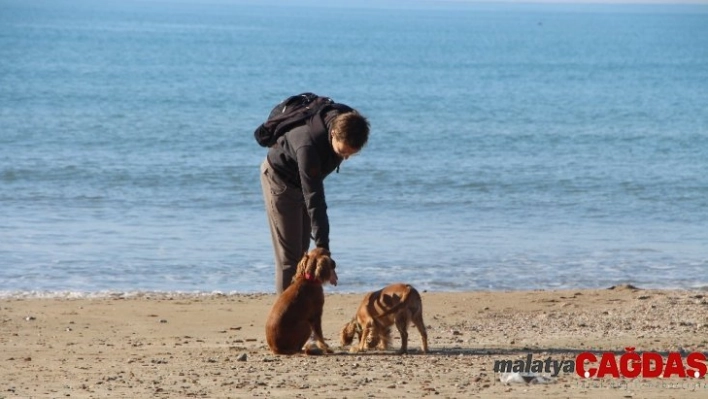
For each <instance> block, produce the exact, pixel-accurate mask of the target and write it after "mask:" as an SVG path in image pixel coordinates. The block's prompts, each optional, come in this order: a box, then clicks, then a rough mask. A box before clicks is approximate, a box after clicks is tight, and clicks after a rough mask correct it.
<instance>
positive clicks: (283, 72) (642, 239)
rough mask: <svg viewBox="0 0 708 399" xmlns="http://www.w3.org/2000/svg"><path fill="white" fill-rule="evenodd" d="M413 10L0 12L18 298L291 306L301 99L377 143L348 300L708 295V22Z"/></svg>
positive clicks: (552, 12) (583, 10)
mask: <svg viewBox="0 0 708 399" xmlns="http://www.w3.org/2000/svg"><path fill="white" fill-rule="evenodd" d="M367 4H368V5H367ZM405 4H406V3H404V2H396V1H392V2H388V3H362V4H360V5H358V6H346V5H342V4H341V3H336V2H335V3H330V6H327V7H322V6H318V7H308V6H303V7H301V8H299V9H296V8H294V7H293V6H285V5H278V4H277V3H274V4H271V5H248V4H240V3H236V2H229V1H223V0H222V1H215V2H211V3H209V4H200V2H197V1H196V0H193V1H192V0H182V1H170V0H164V1H142V2H137V1H136V2H102V1H101V2H98V1H95V2H92V1H80V0H64V1H55V2H45V1H37V0H30V1H15V0H12V1H8V0H0V294H1V295H5V296H7V295H65V294H66V293H72V294H76V295H96V294H102V293H111V292H144V291H167V292H200V293H201V292H205V293H209V292H215V291H216V292H226V293H229V292H273V291H274V289H273V285H274V281H273V280H274V278H273V270H272V269H273V266H272V249H271V243H270V235H269V232H268V228H267V224H266V219H265V214H264V210H263V203H262V201H263V200H262V198H261V189H260V183H259V178H258V167H259V164H260V162H261V161H262V159H263V157H264V155H265V151H264V149H262V148H260V147H258V146H257V145H256V143H255V141H254V140H253V138H252V131H253V129H254V128H255V126H257V125H258V124H259V123H260V122H261V121H262V120H263V118H265V117H266V115H267V114H268V112H269V111H270V108H271V107H272V106H273V105H274V104H275V103H276V102H278V101H280V100H282V99H283V98H284V97H286V96H288V95H290V94H294V93H298V92H301V91H314V92H317V93H321V94H326V95H329V96H332V97H333V98H335V99H336V100H338V101H341V102H344V103H347V104H349V105H352V106H354V107H356V108H358V109H359V110H360V111H361V112H362V113H364V114H365V115H367V116H368V118H369V119H370V122H371V125H372V136H371V139H370V141H369V144H368V146H367V147H366V148H365V149H364V151H362V153H361V154H360V155H357V156H356V157H353V158H352V159H350V160H348V161H346V162H345V163H344V164H343V165H342V168H341V170H340V173H339V174H332V175H331V176H330V177H329V178H328V179H327V181H326V190H327V199H328V204H329V210H330V221H331V225H332V233H331V247H332V251H333V257H334V258H335V259H336V260H337V263H338V265H339V268H338V272H339V277H340V285H339V286H338V287H336V288H328V290H331V291H334V292H364V291H368V290H371V289H375V288H378V287H380V286H382V285H383V284H386V283H389V282H393V281H406V282H410V283H413V284H414V285H416V286H417V287H418V288H420V289H427V290H432V291H463V290H506V289H552V288H602V287H608V286H611V285H614V284H621V283H632V284H635V285H638V286H642V287H657V288H705V287H708V273H707V271H708V6H705V5H704V6H701V5H698V6H679V5H651V6H649V5H631V6H627V5H623V6H618V5H615V6H613V5H564V4H546V5H532V4H523V5H521V4H516V5H515V4H464V3H462V4H456V3H442V2H430V3H425V2H416V3H414V6H405Z"/></svg>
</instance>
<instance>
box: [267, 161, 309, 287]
mask: <svg viewBox="0 0 708 399" xmlns="http://www.w3.org/2000/svg"><path fill="white" fill-rule="evenodd" d="M261 187H262V188H263V199H264V200H265V209H266V215H268V224H269V225H270V234H271V238H272V240H273V251H274V254H275V291H276V292H277V293H278V295H280V294H281V293H282V292H283V291H284V290H285V289H286V288H287V287H288V286H289V285H290V283H291V282H292V280H293V277H294V276H295V271H296V270H297V264H298V262H299V261H300V259H302V256H303V254H305V252H306V251H307V250H308V248H309V247H310V234H311V231H312V226H311V224H310V216H309V215H308V213H307V209H306V208H305V198H304V197H303V195H302V189H300V188H298V187H295V186H292V185H289V184H287V183H286V182H284V181H283V180H282V179H280V178H279V177H278V176H277V175H276V174H275V172H274V171H273V169H272V168H271V166H270V164H269V163H268V160H265V161H263V163H262V164H261Z"/></svg>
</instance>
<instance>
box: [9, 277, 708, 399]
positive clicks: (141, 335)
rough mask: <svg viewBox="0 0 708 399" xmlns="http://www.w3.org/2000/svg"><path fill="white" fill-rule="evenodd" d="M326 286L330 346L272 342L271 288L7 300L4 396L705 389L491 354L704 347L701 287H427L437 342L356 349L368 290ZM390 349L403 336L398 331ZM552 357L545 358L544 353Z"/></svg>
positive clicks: (663, 394)
mask: <svg viewBox="0 0 708 399" xmlns="http://www.w3.org/2000/svg"><path fill="white" fill-rule="evenodd" d="M332 291H334V290H329V291H328V292H327V294H326V295H327V296H326V304H325V313H324V319H323V329H324V333H325V337H326V339H327V341H328V342H329V343H330V345H332V347H333V349H334V350H335V353H334V354H331V355H325V356H304V355H298V356H277V355H273V354H271V353H270V351H269V350H268V347H267V345H266V343H265V335H264V325H265V320H266V317H267V315H268V312H269V310H270V307H271V305H272V304H273V301H274V298H275V296H274V295H271V294H243V295H210V296H188V295H184V296H166V295H157V294H155V295H142V296H128V297H124V296H118V295H116V296H114V297H108V298H97V299H85V298H84V299H71V298H52V299H42V298H29V299H21V298H13V299H3V300H0V361H1V362H2V363H1V364H2V365H3V367H2V368H0V398H3V399H4V398H65V397H71V398H107V397H124V398H155V397H163V398H189V397H198V398H242V397H268V398H270V397H300V398H311V397H323V398H344V397H346V398H374V397H377V398H378V397H382V398H387V397H406V398H408V397H442V398H470V397H502V398H596V397H619V398H703V397H707V396H708V381H706V379H705V377H703V378H699V379H694V378H679V377H676V376H674V377H671V378H669V379H661V378H655V379H642V378H638V379H614V378H612V377H604V378H602V379H598V378H589V379H583V378H580V377H579V376H578V375H577V374H575V373H574V372H562V371H561V372H560V373H558V375H557V376H556V377H551V376H550V374H549V373H545V372H544V373H540V374H541V375H543V376H546V377H549V378H548V380H547V381H545V382H546V383H538V384H534V383H532V384H526V383H520V382H518V383H517V382H510V383H507V384H505V383H502V382H501V381H500V375H499V373H495V371H494V366H495V362H496V361H504V360H510V361H517V360H527V359H530V358H533V359H537V360H541V361H546V360H547V359H551V361H558V362H561V363H562V362H563V361H567V360H574V359H575V358H576V357H577V355H578V354H580V353H583V352H588V351H589V352H592V353H595V354H597V355H598V357H599V356H601V354H602V353H604V352H606V351H614V352H616V353H617V356H618V358H619V356H620V355H621V354H623V353H624V352H625V348H626V347H635V348H636V352H638V353H643V352H659V353H661V354H662V355H663V356H666V355H667V354H668V352H680V353H682V354H683V355H685V354H688V353H692V352H705V351H706V347H707V346H708V338H707V333H708V300H707V299H706V297H705V295H707V294H705V293H704V292H702V291H695V292H692V291H673V290H671V291H669V290H643V289H637V288H634V287H632V286H618V287H611V288H607V289H599V290H572V291H514V292H467V293H437V292H436V293H431V292H422V297H423V303H424V317H425V324H426V326H428V335H429V342H430V347H431V353H429V354H422V353H420V352H419V351H418V350H419V348H420V335H419V334H418V332H417V331H416V330H415V329H414V328H411V329H410V330H409V331H410V342H409V348H410V349H411V353H410V354H408V355H396V354H395V352H394V351H393V350H392V351H390V352H376V351H373V352H367V353H350V352H349V351H348V348H342V347H341V346H340V345H339V338H338V337H339V331H340V329H341V327H342V326H343V324H344V323H345V322H346V321H348V320H349V319H350V318H351V317H352V316H353V314H354V312H355V310H356V307H357V306H358V304H359V302H360V300H361V298H362V296H363V295H360V294H338V293H336V292H332ZM393 336H394V342H393V345H394V348H393V349H396V348H397V347H398V345H400V340H399V339H398V333H397V332H394V333H393ZM549 362H550V361H549Z"/></svg>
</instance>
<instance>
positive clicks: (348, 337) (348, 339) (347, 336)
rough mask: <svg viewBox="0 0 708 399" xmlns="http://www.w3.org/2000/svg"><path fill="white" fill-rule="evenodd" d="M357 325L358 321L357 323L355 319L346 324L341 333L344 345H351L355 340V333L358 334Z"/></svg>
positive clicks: (340, 338)
mask: <svg viewBox="0 0 708 399" xmlns="http://www.w3.org/2000/svg"><path fill="white" fill-rule="evenodd" d="M357 325H358V323H356V322H355V321H354V320H352V321H350V322H349V323H347V324H345V325H344V328H342V331H341V333H340V334H339V340H340V342H341V344H342V346H345V345H349V344H351V343H352V341H353V340H354V334H356V327H357Z"/></svg>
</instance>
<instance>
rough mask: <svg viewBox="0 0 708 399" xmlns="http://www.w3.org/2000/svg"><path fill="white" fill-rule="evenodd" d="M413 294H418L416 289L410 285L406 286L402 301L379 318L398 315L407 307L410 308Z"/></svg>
mask: <svg viewBox="0 0 708 399" xmlns="http://www.w3.org/2000/svg"><path fill="white" fill-rule="evenodd" d="M413 293H417V291H416V290H415V288H413V286H411V285H410V284H406V290H405V291H403V294H401V300H400V301H399V302H398V303H397V304H395V305H393V306H391V307H390V308H389V309H387V310H386V311H385V312H383V313H381V314H380V315H379V317H384V316H388V315H390V314H391V313H396V312H398V311H399V310H400V309H402V308H404V307H405V306H408V301H410V298H411V295H413Z"/></svg>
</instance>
